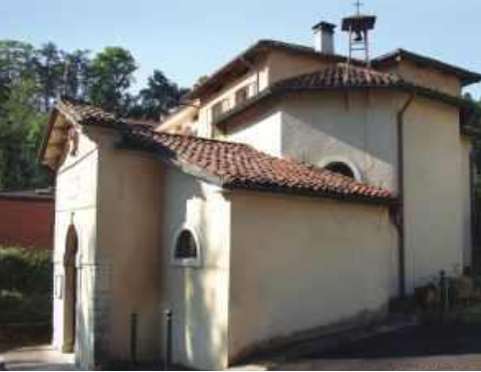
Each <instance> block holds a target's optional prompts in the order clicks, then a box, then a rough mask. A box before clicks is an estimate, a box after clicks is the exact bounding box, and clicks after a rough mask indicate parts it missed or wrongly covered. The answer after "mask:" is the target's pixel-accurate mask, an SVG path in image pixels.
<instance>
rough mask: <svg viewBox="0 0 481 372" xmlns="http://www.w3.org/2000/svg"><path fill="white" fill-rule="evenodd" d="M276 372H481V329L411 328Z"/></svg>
mask: <svg viewBox="0 0 481 372" xmlns="http://www.w3.org/2000/svg"><path fill="white" fill-rule="evenodd" d="M274 369H276V370H336V371H349V370H363V371H366V370H425V371H426V370H481V327H479V326H452V327H411V328H407V329H404V330H400V331H396V332H392V333H388V334H383V335H380V336H377V337H373V338H371V339H369V340H363V341H359V342H356V343H353V344H351V345H348V346H344V347H342V348H340V349H338V350H335V351H331V352H323V353H314V354H312V355H309V356H308V357H307V358H306V360H304V361H292V362H288V363H286V364H282V365H279V366H277V367H276V368H274Z"/></svg>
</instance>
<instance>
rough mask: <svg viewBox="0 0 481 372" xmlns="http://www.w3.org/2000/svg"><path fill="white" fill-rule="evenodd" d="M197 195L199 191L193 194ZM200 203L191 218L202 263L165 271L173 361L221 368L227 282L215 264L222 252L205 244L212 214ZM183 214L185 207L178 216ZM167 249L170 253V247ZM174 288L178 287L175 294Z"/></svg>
mask: <svg viewBox="0 0 481 372" xmlns="http://www.w3.org/2000/svg"><path fill="white" fill-rule="evenodd" d="M197 191H198V190H197ZM199 194H200V191H198V192H197V193H196V195H199ZM201 202H202V203H201V205H202V207H201V208H199V209H198V210H197V211H196V213H197V215H196V216H195V217H194V218H196V220H197V221H198V226H199V227H201V229H202V230H201V231H197V233H198V234H199V240H200V242H201V243H200V244H201V247H200V249H201V250H202V253H203V256H201V257H202V259H203V261H202V264H201V266H200V267H180V266H176V267H169V268H168V270H167V272H168V273H172V274H173V275H172V276H171V280H173V281H176V282H177V283H175V285H174V286H173V287H171V288H170V291H172V290H174V293H171V294H170V296H169V297H170V301H171V307H172V310H173V335H174V337H173V360H174V362H175V363H179V364H181V365H182V364H188V365H189V366H190V367H195V368H203V369H213V368H214V369H219V368H221V369H222V368H226V363H227V311H228V308H227V305H228V304H227V298H228V297H227V291H228V283H227V282H226V281H227V280H224V278H223V275H228V272H227V271H226V270H225V269H220V268H218V266H217V265H218V264H219V263H220V262H223V261H222V258H221V255H222V254H225V253H226V252H222V251H219V249H213V247H212V246H207V244H208V243H206V242H207V241H208V239H207V235H210V236H211V237H212V232H209V229H213V228H214V226H211V224H212V216H211V215H210V213H209V211H208V210H206V204H205V202H206V200H205V199H202V200H201ZM186 213H187V209H185V210H184V211H183V213H182V214H181V215H184V216H185V215H187V214H186ZM189 217H192V215H191V216H189ZM211 239H212V238H211ZM210 243H212V241H210ZM222 248H223V249H225V248H226V247H222ZM168 249H169V254H170V249H171V247H168ZM169 259H170V257H169ZM169 265H170V263H169ZM174 288H177V289H178V290H177V291H176V293H175V289H174ZM224 291H225V292H226V293H224ZM164 323H165V322H163V324H164Z"/></svg>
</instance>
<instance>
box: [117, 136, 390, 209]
mask: <svg viewBox="0 0 481 372" xmlns="http://www.w3.org/2000/svg"><path fill="white" fill-rule="evenodd" d="M126 141H127V143H128V144H130V145H134V146H136V147H140V148H144V149H149V150H151V151H155V150H158V151H159V153H160V154H163V156H164V158H168V159H169V160H170V161H172V162H173V163H175V164H176V165H177V166H179V167H180V168H181V169H182V170H183V171H184V172H187V173H190V174H192V175H194V176H197V177H200V178H203V179H205V180H207V181H210V182H214V183H216V184H218V185H219V186H221V187H223V188H226V189H244V190H257V191H271V192H281V193H293V194H300V195H306V196H314V197H331V198H337V199H347V200H351V199H357V200H364V201H372V202H387V201H389V200H391V198H392V195H391V193H390V192H389V191H388V190H386V189H383V188H380V187H374V186H369V185H366V184H364V183H361V182H357V181H354V180H352V179H351V178H348V177H345V176H342V175H339V174H335V173H332V172H330V171H328V170H326V169H322V168H319V167H315V166H312V165H308V164H304V163H299V162H296V161H292V160H287V159H281V158H276V157H273V156H270V155H267V154H265V153H263V152H260V151H257V150H255V149H254V148H252V147H250V146H248V145H245V144H239V143H232V142H225V141H215V140H207V139H203V138H199V137H192V136H182V135H173V134H167V133H162V132H154V131H151V130H146V129H142V128H132V129H131V130H129V132H128V134H127V135H126Z"/></svg>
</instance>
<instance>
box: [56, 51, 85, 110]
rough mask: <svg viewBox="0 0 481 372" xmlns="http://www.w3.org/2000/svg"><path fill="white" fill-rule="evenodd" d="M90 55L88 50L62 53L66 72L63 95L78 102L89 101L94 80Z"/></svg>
mask: <svg viewBox="0 0 481 372" xmlns="http://www.w3.org/2000/svg"><path fill="white" fill-rule="evenodd" d="M89 54H90V52H89V51H87V50H76V51H74V52H72V53H66V52H62V59H63V71H64V74H63V81H62V95H64V96H67V97H70V98H73V99H78V100H84V101H86V100H88V91H89V87H90V81H91V78H92V73H91V68H92V66H91V64H92V62H91V60H90V58H89Z"/></svg>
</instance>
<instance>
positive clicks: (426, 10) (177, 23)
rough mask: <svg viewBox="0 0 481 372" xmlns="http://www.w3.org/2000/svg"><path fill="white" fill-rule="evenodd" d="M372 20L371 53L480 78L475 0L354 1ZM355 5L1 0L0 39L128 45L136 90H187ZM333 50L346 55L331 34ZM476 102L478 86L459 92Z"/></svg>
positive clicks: (264, 0) (304, 35) (311, 0)
mask: <svg viewBox="0 0 481 372" xmlns="http://www.w3.org/2000/svg"><path fill="white" fill-rule="evenodd" d="M363 2H364V8H363V11H364V12H365V13H372V14H375V15H377V16H378V23H377V26H376V30H375V31H374V33H373V35H372V36H371V41H372V49H373V54H374V55H378V54H382V53H385V52H389V51H391V50H393V49H396V48H400V47H402V48H405V49H409V50H412V51H415V52H418V53H421V54H424V55H428V56H431V57H435V58H438V59H441V60H443V61H445V62H449V63H452V64H456V65H459V66H462V67H465V68H468V69H471V70H474V71H479V72H481V41H480V31H481V30H480V28H481V27H480V26H479V24H480V20H481V1H480V0H458V1H456V0H417V1H416V0H404V1H401V0H363ZM353 3H354V0H297V1H293V0H242V1H225V0H206V1H199V0H171V1H166V0H135V1H134V0H78V1H75V0H2V1H0V14H1V15H2V20H1V22H0V39H15V40H21V41H27V42H30V43H32V44H34V45H35V46H40V45H41V44H43V43H45V42H47V41H53V42H54V43H56V44H57V45H58V46H59V47H60V48H62V49H65V50H68V51H72V50H75V49H87V50H91V51H92V52H93V53H95V52H98V51H100V50H102V49H103V48H105V47H107V46H121V47H124V48H126V49H129V50H130V51H131V52H132V54H133V56H134V57H135V59H136V61H137V63H138V65H139V70H138V71H137V72H136V87H137V88H138V87H141V86H142V85H143V84H145V81H146V79H147V77H148V76H149V75H150V74H151V73H152V71H153V70H154V69H160V70H162V71H163V72H164V73H165V74H166V75H167V76H168V77H169V78H170V79H172V80H173V81H175V82H177V83H179V84H180V85H182V86H185V87H190V86H191V85H192V84H193V83H195V82H196V80H197V78H198V77H199V76H201V75H205V74H210V73H212V72H213V71H215V70H217V69H218V68H219V67H221V65H222V64H224V63H226V62H228V61H229V60H230V59H232V58H233V57H234V56H236V55H237V54H239V53H240V52H242V51H243V50H244V49H246V48H247V47H249V46H250V45H252V44H253V43H255V42H256V41H257V40H259V39H276V40H282V41H288V42H295V43H301V44H306V45H313V41H312V33H311V26H313V25H314V24H316V23H318V22H319V21H321V20H324V21H329V22H333V23H336V24H339V23H340V20H341V18H342V17H344V16H348V15H351V14H352V13H354V11H355V8H354V6H353ZM336 43H337V45H336V49H337V52H339V53H343V54H344V53H346V51H347V36H346V35H344V34H343V33H341V32H340V30H338V33H337V36H336ZM468 91H470V92H471V93H473V94H474V95H475V96H476V97H479V98H481V86H477V87H473V88H470V89H468Z"/></svg>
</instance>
